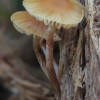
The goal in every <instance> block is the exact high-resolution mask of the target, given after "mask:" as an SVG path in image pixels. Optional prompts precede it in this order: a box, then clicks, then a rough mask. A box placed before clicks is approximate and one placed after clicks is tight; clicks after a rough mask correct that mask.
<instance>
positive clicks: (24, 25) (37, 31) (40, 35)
mask: <svg viewBox="0 0 100 100" xmlns="http://www.w3.org/2000/svg"><path fill="white" fill-rule="evenodd" d="M11 21H12V22H13V25H14V27H15V28H16V30H17V31H19V32H21V33H25V34H27V35H33V38H34V39H33V47H34V51H35V53H36V56H37V58H38V60H39V63H40V65H41V68H42V69H43V71H44V72H45V74H46V75H47V77H48V74H47V69H46V64H45V57H44V55H43V54H42V52H41V47H40V45H41V41H42V39H45V40H46V39H47V36H46V32H47V29H48V26H46V25H44V23H43V22H40V21H38V20H37V19H36V18H34V17H32V16H31V15H30V14H29V13H28V12H27V11H19V12H16V13H14V14H13V15H12V16H11ZM60 40H61V38H60V37H59V36H58V35H57V34H55V35H54V41H60Z"/></svg>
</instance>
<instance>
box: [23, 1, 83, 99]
mask: <svg viewBox="0 0 100 100" xmlns="http://www.w3.org/2000/svg"><path fill="white" fill-rule="evenodd" d="M23 5H24V7H25V8H26V10H27V11H28V12H29V13H30V14H31V15H32V16H35V17H36V18H37V19H38V20H40V21H43V22H44V23H45V24H46V25H49V27H48V32H47V41H46V67H47V68H48V74H49V80H50V82H51V84H52V86H53V89H54V93H55V96H56V97H58V98H57V99H59V100H60V92H59V91H60V88H59V82H58V80H57V78H56V79H55V80H54V78H55V77H56V74H55V72H54V68H53V35H54V33H55V29H56V28H60V27H61V26H62V27H64V28H70V27H75V26H76V25H77V24H78V23H79V22H80V21H81V20H82V18H83V16H84V6H83V5H81V4H80V3H79V2H78V1H77V0H24V1H23ZM53 77H54V78H53Z"/></svg>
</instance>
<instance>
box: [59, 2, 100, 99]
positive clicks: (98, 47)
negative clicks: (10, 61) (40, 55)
mask: <svg viewBox="0 0 100 100" xmlns="http://www.w3.org/2000/svg"><path fill="white" fill-rule="evenodd" d="M78 1H80V2H81V3H82V4H83V5H85V18H84V19H83V21H82V22H81V23H80V24H79V25H78V26H77V27H76V28H71V29H68V30H65V29H63V28H62V29H61V30H59V32H58V33H59V34H60V36H61V37H62V41H61V42H60V43H59V48H60V60H59V80H61V81H60V88H61V100H100V1H99V0H78Z"/></svg>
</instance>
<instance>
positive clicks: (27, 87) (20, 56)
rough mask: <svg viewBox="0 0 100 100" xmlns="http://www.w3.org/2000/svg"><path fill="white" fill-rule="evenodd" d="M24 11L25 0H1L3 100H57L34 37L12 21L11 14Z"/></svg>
mask: <svg viewBox="0 0 100 100" xmlns="http://www.w3.org/2000/svg"><path fill="white" fill-rule="evenodd" d="M21 10H25V9H24V7H23V6H22V0H0V100H54V98H53V94H52V92H50V90H51V88H50V85H49V82H48V79H47V77H46V76H45V75H44V73H43V71H42V70H41V68H40V66H39V63H38V61H37V59H36V56H35V54H34V51H33V43H32V42H33V40H32V36H27V35H24V34H21V33H19V32H17V31H16V30H15V29H14V27H13V25H12V23H11V20H10V17H11V15H12V14H13V13H14V12H16V11H21ZM57 48H58V47H57ZM56 52H57V53H56ZM57 54H58V49H55V55H57ZM49 92H50V93H49Z"/></svg>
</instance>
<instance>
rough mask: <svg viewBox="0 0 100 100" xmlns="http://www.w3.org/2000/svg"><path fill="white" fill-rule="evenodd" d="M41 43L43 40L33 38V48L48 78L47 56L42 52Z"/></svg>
mask: <svg viewBox="0 0 100 100" xmlns="http://www.w3.org/2000/svg"><path fill="white" fill-rule="evenodd" d="M40 42H41V38H39V37H37V36H33V48H34V51H35V54H36V57H37V59H38V61H39V63H40V66H41V68H42V70H43V71H44V73H45V74H46V76H47V77H48V72H47V68H46V63H45V56H44V54H43V53H42V51H41V48H40Z"/></svg>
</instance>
